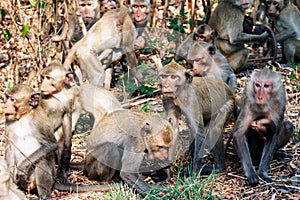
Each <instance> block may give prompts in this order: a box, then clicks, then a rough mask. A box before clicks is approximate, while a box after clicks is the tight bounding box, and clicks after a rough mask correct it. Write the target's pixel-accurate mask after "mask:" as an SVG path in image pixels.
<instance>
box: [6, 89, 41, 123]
mask: <svg viewBox="0 0 300 200" xmlns="http://www.w3.org/2000/svg"><path fill="white" fill-rule="evenodd" d="M5 95H6V102H5V105H4V108H3V112H4V113H5V119H6V121H7V122H8V121H16V120H19V119H21V118H22V117H23V116H24V115H26V114H28V113H29V112H30V111H31V110H32V109H34V108H36V107H37V106H38V105H39V102H40V94H39V93H37V92H35V91H34V90H33V89H32V88H31V87H29V86H27V85H23V84H18V85H15V86H14V87H12V88H11V89H10V90H9V91H7V92H6V93H5Z"/></svg>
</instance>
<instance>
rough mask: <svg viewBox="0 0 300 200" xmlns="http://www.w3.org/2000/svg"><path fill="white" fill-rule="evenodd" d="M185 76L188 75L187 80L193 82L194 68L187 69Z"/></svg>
mask: <svg viewBox="0 0 300 200" xmlns="http://www.w3.org/2000/svg"><path fill="white" fill-rule="evenodd" d="M185 77H186V81H187V82H188V83H191V82H192V81H193V78H194V71H193V70H192V69H187V70H186V71H185Z"/></svg>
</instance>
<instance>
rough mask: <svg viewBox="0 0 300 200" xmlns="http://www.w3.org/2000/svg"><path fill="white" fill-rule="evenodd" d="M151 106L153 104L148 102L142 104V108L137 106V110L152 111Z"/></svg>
mask: <svg viewBox="0 0 300 200" xmlns="http://www.w3.org/2000/svg"><path fill="white" fill-rule="evenodd" d="M151 107H152V105H151V104H150V103H149V102H147V103H145V104H144V105H143V106H142V108H140V109H138V108H137V110H138V111H141V112H150V111H151Z"/></svg>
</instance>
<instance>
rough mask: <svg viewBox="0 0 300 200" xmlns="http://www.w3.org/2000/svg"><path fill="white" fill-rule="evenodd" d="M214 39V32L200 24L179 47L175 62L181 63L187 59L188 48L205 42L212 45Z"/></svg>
mask: <svg viewBox="0 0 300 200" xmlns="http://www.w3.org/2000/svg"><path fill="white" fill-rule="evenodd" d="M214 38H215V31H214V30H213V29H212V28H211V27H210V26H209V25H207V24H202V25H200V26H198V27H197V29H196V31H195V32H193V33H191V34H190V35H189V36H188V37H187V38H186V39H185V40H184V41H183V43H182V44H180V46H179V47H178V49H177V51H176V55H175V60H176V61H177V62H178V61H181V60H183V59H185V60H186V59H187V57H188V52H189V50H190V48H191V47H192V46H193V44H195V43H196V42H201V41H202V42H207V43H210V44H212V43H213V41H214Z"/></svg>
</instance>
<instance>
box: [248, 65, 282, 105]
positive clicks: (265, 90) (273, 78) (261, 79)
mask: <svg viewBox="0 0 300 200" xmlns="http://www.w3.org/2000/svg"><path fill="white" fill-rule="evenodd" d="M280 83H281V76H280V74H279V73H277V72H274V71H272V70H269V69H262V70H255V71H254V72H253V73H252V75H251V78H250V82H249V84H248V85H247V88H248V89H247V91H248V92H249V94H248V96H251V97H254V98H253V99H252V101H254V102H252V103H253V104H256V105H258V106H264V105H267V104H268V103H269V101H270V100H271V99H272V100H274V98H273V96H276V94H275V92H274V91H279V88H280V87H281V84H280Z"/></svg>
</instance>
